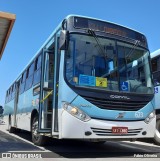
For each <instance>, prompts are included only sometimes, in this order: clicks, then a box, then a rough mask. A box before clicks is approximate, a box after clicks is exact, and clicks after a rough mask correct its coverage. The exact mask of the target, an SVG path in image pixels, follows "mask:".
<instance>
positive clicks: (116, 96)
mask: <svg viewBox="0 0 160 161" xmlns="http://www.w3.org/2000/svg"><path fill="white" fill-rule="evenodd" d="M110 98H116V99H126V100H130V98H129V97H127V96H119V95H110Z"/></svg>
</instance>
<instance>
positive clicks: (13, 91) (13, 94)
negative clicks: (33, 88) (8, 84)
mask: <svg viewBox="0 0 160 161" xmlns="http://www.w3.org/2000/svg"><path fill="white" fill-rule="evenodd" d="M15 85H16V84H15V83H14V84H13V86H12V99H14V96H15V88H16V87H15Z"/></svg>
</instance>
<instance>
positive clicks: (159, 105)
mask: <svg viewBox="0 0 160 161" xmlns="http://www.w3.org/2000/svg"><path fill="white" fill-rule="evenodd" d="M151 65H152V74H153V82H154V89H155V112H156V131H155V136H154V141H155V143H156V144H158V145H160V99H159V98H160V49H159V50H156V51H155V52H152V53H151Z"/></svg>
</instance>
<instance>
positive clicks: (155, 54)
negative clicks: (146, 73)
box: [150, 49, 160, 58]
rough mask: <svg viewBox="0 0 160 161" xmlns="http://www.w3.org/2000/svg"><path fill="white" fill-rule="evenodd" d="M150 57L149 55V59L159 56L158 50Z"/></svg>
mask: <svg viewBox="0 0 160 161" xmlns="http://www.w3.org/2000/svg"><path fill="white" fill-rule="evenodd" d="M150 55H151V58H154V57H156V56H158V55H160V49H158V50H156V51H154V52H152V53H151V54H150Z"/></svg>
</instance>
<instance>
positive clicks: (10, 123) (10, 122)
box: [8, 116, 15, 133]
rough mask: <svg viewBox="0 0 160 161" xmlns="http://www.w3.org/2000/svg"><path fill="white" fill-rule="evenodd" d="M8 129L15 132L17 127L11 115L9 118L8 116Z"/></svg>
mask: <svg viewBox="0 0 160 161" xmlns="http://www.w3.org/2000/svg"><path fill="white" fill-rule="evenodd" d="M8 131H9V133H14V132H15V128H14V127H12V120H11V116H9V118H8Z"/></svg>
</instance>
